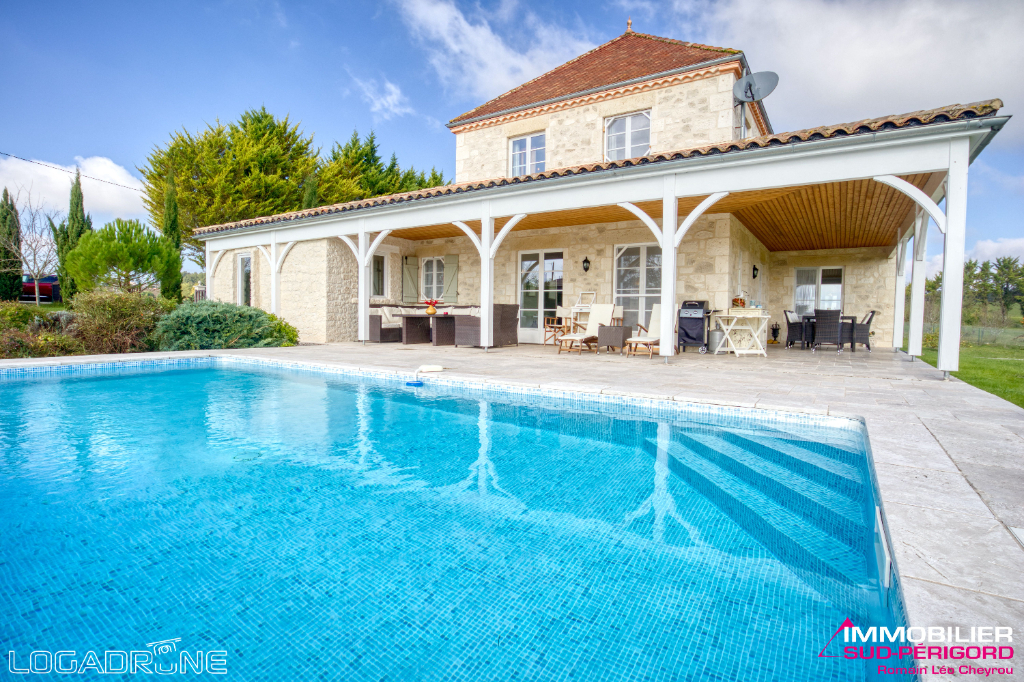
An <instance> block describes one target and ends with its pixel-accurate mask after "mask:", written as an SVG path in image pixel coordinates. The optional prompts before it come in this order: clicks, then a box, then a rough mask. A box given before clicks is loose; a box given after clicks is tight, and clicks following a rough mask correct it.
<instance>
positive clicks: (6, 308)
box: [0, 301, 36, 329]
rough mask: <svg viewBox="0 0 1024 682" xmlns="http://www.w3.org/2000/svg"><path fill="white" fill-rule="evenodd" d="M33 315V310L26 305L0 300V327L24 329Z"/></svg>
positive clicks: (34, 314)
mask: <svg viewBox="0 0 1024 682" xmlns="http://www.w3.org/2000/svg"><path fill="white" fill-rule="evenodd" d="M35 316H36V313H35V311H34V310H32V309H31V308H29V307H28V306H27V305H22V304H20V303H17V302H12V301H0V329H24V328H25V327H27V326H28V325H29V323H30V322H31V321H32V318H33V317H35Z"/></svg>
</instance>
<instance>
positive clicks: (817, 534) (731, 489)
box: [645, 438, 865, 586]
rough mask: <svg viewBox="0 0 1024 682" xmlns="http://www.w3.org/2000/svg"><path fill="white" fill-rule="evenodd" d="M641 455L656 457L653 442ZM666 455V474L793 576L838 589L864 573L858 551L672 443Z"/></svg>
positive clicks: (862, 555)
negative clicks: (808, 576)
mask: <svg viewBox="0 0 1024 682" xmlns="http://www.w3.org/2000/svg"><path fill="white" fill-rule="evenodd" d="M645 449H647V450H648V452H649V453H650V454H652V455H654V456H657V452H658V441H657V439H653V438H652V439H648V440H647V442H646V444H645ZM667 450H668V454H669V455H670V457H669V458H668V465H669V470H671V471H672V472H673V473H674V474H676V475H677V476H679V477H680V478H682V479H683V480H684V481H686V482H687V483H688V484H689V485H690V486H691V487H693V488H694V489H695V490H696V491H697V492H699V493H700V494H702V495H703V496H704V497H706V498H707V499H708V500H710V501H711V502H712V504H714V505H715V506H716V507H718V508H719V509H721V510H722V511H723V512H724V513H725V514H727V515H728V516H729V517H730V518H731V519H733V520H734V521H735V522H736V523H738V524H739V525H740V526H741V527H742V528H743V529H744V530H745V531H747V532H748V533H750V534H751V535H752V536H753V537H754V538H756V539H758V540H759V541H760V542H761V543H763V544H764V545H765V546H766V547H767V548H768V549H769V550H771V551H772V552H773V553H774V554H776V555H777V556H778V557H779V558H780V559H782V560H783V561H785V562H786V563H787V564H789V565H790V566H792V567H793V568H794V569H795V570H796V571H798V572H800V573H805V572H809V573H812V574H817V575H819V576H824V577H826V578H830V579H832V580H835V581H837V582H839V583H842V584H844V585H850V586H852V585H856V584H858V583H859V582H860V577H861V576H863V574H864V572H865V566H864V562H865V554H864V552H863V551H860V552H858V551H857V550H855V549H853V548H851V547H850V546H849V545H847V544H846V543H844V542H842V541H841V540H839V539H838V538H837V537H835V536H834V535H832V534H830V533H829V532H827V531H825V530H823V529H821V528H819V527H818V526H817V525H815V524H813V523H811V522H810V521H808V520H807V519H806V518H804V517H803V516H801V515H800V514H798V513H796V512H794V511H792V510H791V509H789V508H787V507H786V506H785V505H783V504H781V503H779V502H778V501H776V500H775V499H773V498H772V497H771V496H769V495H767V494H766V493H764V492H762V491H761V490H759V489H758V488H757V487H755V486H753V485H751V484H750V483H748V482H746V481H745V480H743V479H742V478H740V477H739V476H736V475H734V474H733V473H731V472H730V471H728V470H726V469H725V468H723V467H721V466H719V465H718V464H716V463H715V462H713V461H709V460H708V459H706V458H705V457H703V456H701V455H700V454H698V453H697V452H694V450H692V449H691V448H690V447H687V446H686V445H683V444H682V443H680V442H676V440H675V439H673V441H671V442H669V443H668V444H667Z"/></svg>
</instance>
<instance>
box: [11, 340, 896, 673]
mask: <svg viewBox="0 0 1024 682" xmlns="http://www.w3.org/2000/svg"><path fill="white" fill-rule="evenodd" d="M477 389H479V390H477ZM866 447H867V444H866V440H865V436H864V433H863V429H862V428H861V427H860V425H859V424H857V423H856V422H852V421H847V420H838V419H834V418H833V419H830V418H814V417H804V416H794V415H772V414H770V413H768V414H761V413H757V412H755V411H752V410H751V411H742V410H729V409H724V408H719V409H714V408H707V407H705V408H697V407H687V406H683V405H668V406H664V405H661V404H657V403H653V402H647V401H642V400H609V399H605V398H588V397H581V396H564V395H547V396H545V395H529V394H527V392H522V391H520V392H516V391H511V390H509V391H502V390H501V389H496V388H494V387H491V388H487V389H484V388H482V387H477V388H473V387H470V388H466V387H462V386H459V385H456V384H453V383H452V384H448V385H446V383H445V382H444V381H443V380H437V379H435V380H434V381H433V382H430V381H428V382H427V386H425V387H424V388H415V389H414V388H408V387H406V386H405V385H404V383H403V382H402V381H399V380H395V379H394V378H388V377H383V376H382V377H365V376H357V375H355V374H325V373H322V372H313V371H303V370H301V369H294V368H293V369H280V368H274V367H269V366H257V365H252V364H245V363H236V362H226V361H216V360H194V361H187V362H181V363H178V364H177V365H173V366H147V365H146V364H144V363H142V364H140V365H139V366H138V367H134V368H127V369H122V370H120V371H114V370H99V371H89V370H88V369H85V370H67V369H66V368H65V369H61V370H55V371H54V372H53V373H52V374H38V373H36V374H33V373H27V374H26V375H24V376H8V377H7V378H0V452H2V456H0V496H2V498H3V500H4V503H3V505H2V507H0V537H2V538H3V540H2V547H0V552H2V553H0V632H2V633H3V636H2V639H3V643H4V644H5V645H6V650H9V651H14V652H16V654H17V656H18V657H19V658H17V665H18V666H25V667H27V666H28V665H29V652H32V651H46V652H56V651H58V650H64V651H75V652H76V653H75V654H74V655H73V656H71V655H67V654H65V656H64V658H63V659H62V661H63V665H64V666H65V668H66V667H67V666H69V665H75V664H76V662H77V664H78V665H81V664H82V662H83V658H84V657H85V656H86V654H87V652H88V651H94V652H97V658H98V662H99V664H100V666H102V665H103V656H104V653H103V652H104V651H107V650H117V651H125V652H129V653H130V652H131V651H136V650H147V646H146V645H147V644H150V643H153V642H168V641H169V642H171V644H167V645H163V648H161V646H155V647H149V649H148V650H150V651H153V652H155V653H154V655H153V657H152V658H153V659H154V663H153V664H154V665H155V664H157V663H159V662H160V660H161V658H160V657H161V656H162V655H164V654H165V653H166V652H167V651H168V650H170V649H172V648H173V649H175V650H176V651H177V652H181V651H186V652H195V651H198V650H201V651H203V652H207V655H208V652H211V651H218V652H223V653H222V654H217V659H216V665H218V666H224V667H225V668H226V670H227V672H228V674H229V675H230V676H232V677H234V678H236V679H352V680H358V679H374V680H405V679H423V680H435V679H436V680H440V679H450V680H487V679H494V680H499V679H500V680H505V679H524V680H532V679H579V680H630V679H637V680H640V679H646V680H662V679H686V678H694V679H745V680H755V679H789V680H796V679H837V680H846V679H850V680H858V679H868V678H869V670H868V669H867V668H866V667H865V666H863V665H862V664H857V663H855V662H853V661H847V660H844V659H842V658H827V657H822V656H819V653H820V652H821V651H822V648H823V647H824V646H825V644H826V643H827V641H828V639H829V638H830V637H831V635H832V634H833V633H834V632H835V631H836V629H837V628H838V627H839V625H840V624H841V623H842V622H843V621H844V619H846V618H851V619H852V620H853V621H854V622H856V623H858V624H865V626H866V625H868V624H870V625H902V624H903V622H902V619H903V615H902V607H901V605H900V599H899V589H898V584H896V583H895V582H892V581H891V580H890V584H889V586H888V588H886V587H885V585H884V583H885V580H884V576H883V579H882V580H881V581H880V579H879V575H880V572H879V566H884V565H885V564H884V559H882V558H881V557H882V556H883V550H882V549H881V547H880V545H879V542H880V540H879V536H878V534H877V533H876V527H877V526H876V523H875V519H876V510H875V507H876V503H877V502H876V499H875V493H874V486H873V483H872V472H871V468H870V466H869V460H868V457H867V455H866ZM883 570H884V569H883ZM880 582H881V583H882V584H880ZM838 649H839V645H835V644H834V645H832V648H830V649H827V650H826V651H825V654H826V655H833V654H837V653H840V652H839V651H838ZM176 655H177V654H176V653H175V651H171V653H170V654H169V655H168V656H165V663H164V665H165V666H170V665H171V664H172V663H179V659H177V658H175V656H176ZM54 656H55V653H54ZM45 658H46V657H45V656H39V657H38V658H37V660H36V663H37V664H38V667H40V668H41V667H42V665H43V663H44V662H45V661H44V659H45ZM51 660H52V662H54V664H55V662H56V658H55V657H51ZM139 660H140V661H142V660H143V659H141V658H140V659H139ZM147 660H148V659H147ZM190 660H191V659H190ZM117 661H118V659H117V657H115V661H114V663H115V664H118V665H120V663H118V662H117ZM207 663H208V664H211V663H212V661H207ZM90 669H91V668H90ZM140 674H141V673H140Z"/></svg>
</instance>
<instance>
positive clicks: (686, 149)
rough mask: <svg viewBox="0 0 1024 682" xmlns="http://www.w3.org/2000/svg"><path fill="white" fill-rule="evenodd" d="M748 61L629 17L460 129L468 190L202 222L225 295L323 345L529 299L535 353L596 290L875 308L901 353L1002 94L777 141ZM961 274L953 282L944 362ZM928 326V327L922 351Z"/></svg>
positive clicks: (957, 235)
mask: <svg viewBox="0 0 1024 682" xmlns="http://www.w3.org/2000/svg"><path fill="white" fill-rule="evenodd" d="M748 73H750V68H749V66H748V64H747V60H746V57H745V56H744V54H743V53H742V52H739V51H737V50H730V49H723V48H717V47H710V46H707V45H698V44H694V43H686V42H680V41H677V40H670V39H666V38H659V37H656V36H652V35H646V34H641V33H638V32H634V31H632V30H631V29H630V28H627V30H626V32H625V33H623V34H622V35H620V36H618V37H616V38H614V39H612V40H610V41H609V42H607V43H605V44H603V45H601V46H599V47H597V48H595V49H593V50H591V51H590V52H588V53H586V54H583V55H581V56H579V57H577V58H576V59H574V60H572V61H570V62H567V63H566V64H563V65H562V66H559V67H557V68H555V69H553V70H552V71H549V72H548V73H545V74H543V75H541V76H539V77H538V78H535V79H534V80H532V81H530V82H528V83H525V84H523V85H521V86H519V87H517V88H515V89H513V90H511V91H509V92H507V93H505V94H503V95H501V96H499V97H496V98H495V99H493V100H491V101H489V102H486V103H484V104H482V105H481V106H479V107H477V108H476V109H473V110H472V111H469V112H466V113H465V114H462V115H461V116H458V117H457V118H455V119H453V120H452V121H451V122H450V123H449V124H448V127H449V128H450V129H451V131H452V132H453V133H454V135H455V162H456V177H455V183H454V184H451V185H448V186H445V187H437V188H432V189H428V190H423V191H418V192H410V193H405V194H399V195H394V196H387V197H375V198H372V199H366V200H360V201H354V202H349V203H347V204H340V205H336V206H324V207H320V208H315V209H308V210H304V211H296V212H293V213H287V214H283V215H276V216H268V217H261V218H255V219H252V220H244V221H240V222H237V223H231V224H226V225H216V226H209V227H206V228H202V229H200V230H198V231H197V235H198V236H199V237H200V238H201V239H203V240H204V241H205V242H206V246H207V264H208V268H207V281H208V285H207V290H208V292H209V295H210V296H211V297H212V298H215V299H217V300H224V301H231V302H238V303H248V304H251V305H256V306H260V307H262V308H264V309H266V310H268V311H272V312H275V313H277V314H279V315H281V316H282V317H284V318H285V319H286V320H288V321H289V322H291V323H292V324H294V325H295V326H296V327H298V329H299V331H300V336H301V339H302V340H304V341H309V342H340V341H354V340H357V339H363V340H365V339H367V338H368V336H367V332H366V329H367V325H368V316H369V312H370V306H371V305H373V304H381V303H403V302H404V303H406V304H408V303H413V302H418V301H423V300H424V299H433V298H437V299H442V300H443V301H444V302H445V303H456V304H472V305H479V306H481V316H482V317H483V318H484V322H485V323H484V324H482V325H481V329H482V332H481V345H483V346H488V345H490V338H489V336H488V334H489V325H488V324H486V321H487V318H488V316H489V315H490V312H489V311H490V304H491V303H517V304H519V306H520V327H519V338H520V341H522V342H534V343H540V342H541V341H542V326H543V322H542V321H543V318H544V317H546V316H551V315H553V314H554V312H555V309H556V306H559V305H570V304H572V303H573V302H574V301H576V299H577V297H578V296H579V295H580V294H581V293H583V292H593V293H594V294H595V295H596V299H597V302H605V303H612V302H614V303H616V304H618V305H622V306H623V310H624V321H625V324H627V325H635V324H637V323H638V322H642V323H645V324H646V323H648V322H649V316H650V311H651V309H652V306H653V305H654V304H655V303H661V304H662V305H661V310H662V315H663V318H662V328H663V329H667V328H670V327H669V325H672V324H674V320H673V317H672V316H673V315H674V310H675V308H676V307H677V306H678V305H679V303H680V302H682V301H684V300H705V301H708V302H709V304H710V306H711V307H712V308H715V309H718V310H725V309H727V308H729V307H730V305H731V301H732V300H733V299H734V298H743V299H745V300H746V301H747V302H748V304H757V305H761V306H763V307H764V308H765V309H766V310H767V311H768V312H769V313H770V315H771V317H772V320H771V321H772V322H775V321H778V322H780V323H781V324H782V326H783V328H785V323H784V320H783V319H782V315H783V311H786V310H791V311H796V312H798V313H807V312H811V311H813V310H814V309H815V308H838V309H841V310H842V311H843V314H844V315H854V316H856V317H857V318H858V319H860V318H862V317H863V316H864V315H866V314H867V313H868V312H869V311H872V310H874V311H876V316H875V318H874V322H873V325H872V331H873V333H874V336H873V345H874V346H883V347H891V346H893V345H902V342H903V328H902V324H900V325H896V323H895V321H896V320H900V321H902V320H903V318H904V310H903V301H904V297H903V295H902V292H903V288H904V282H905V277H904V273H903V267H902V262H903V256H904V254H905V253H906V249H907V248H908V244H910V243H911V242H912V243H913V246H914V251H915V253H916V254H918V256H919V257H918V258H917V259H916V260H914V261H913V262H914V263H920V264H921V265H920V266H917V267H915V268H914V270H913V275H914V276H913V284H914V290H915V292H916V291H917V289H918V288H920V290H921V293H922V294H923V286H924V268H923V256H924V250H923V242H924V237H925V234H926V232H927V230H926V229H925V228H926V227H927V220H928V218H929V217H930V218H931V219H933V220H935V221H936V223H937V224H939V226H940V228H941V229H942V230H943V231H944V236H945V245H944V254H945V259H946V271H947V272H949V273H959V272H961V271H962V262H963V257H964V253H963V252H964V243H963V241H964V222H965V215H966V213H965V211H966V208H965V207H966V173H967V166H968V165H969V163H970V162H971V161H972V160H973V159H974V158H975V157H976V156H977V154H978V153H979V152H980V151H981V150H982V149H983V148H984V147H985V145H987V143H988V141H989V140H990V139H991V138H992V136H993V135H995V133H996V132H998V130H999V129H1000V128H1001V127H1002V125H1004V124H1005V122H1006V120H1007V117H1005V116H1002V117H1001V116H998V115H997V114H998V110H999V108H1000V107H1001V106H1002V103H1001V102H1000V101H999V100H990V101H987V102H980V103H975V104H970V105H952V106H949V107H943V108H940V109H933V110H929V111H920V112H914V113H911V114H904V115H899V116H884V117H880V118H876V119H871V120H865V121H857V122H854V123H849V124H840V125H832V126H822V127H818V128H814V129H809V130H802V131H797V132H793V133H785V134H775V133H774V131H773V129H772V126H771V123H770V121H769V118H768V114H767V111H766V109H765V106H764V102H763V101H762V102H757V103H754V104H747V105H742V104H740V103H738V102H737V101H736V100H735V98H734V96H733V86H734V85H735V83H736V81H737V80H738V79H740V78H742V77H743V76H744V75H746V74H748ZM942 199H945V200H946V208H945V211H944V212H943V211H942V210H941V209H939V207H938V202H940V201H941V200H942ZM669 272H670V273H672V275H671V276H666V275H665V273H669ZM541 273H543V274H541ZM958 286H959V287H961V288H962V282H957V277H956V276H952V277H949V278H948V279H947V281H946V282H945V283H944V290H943V295H944V297H947V298H948V302H947V301H946V298H944V301H943V318H942V320H943V326H942V332H941V334H942V336H943V337H944V338H945V342H944V343H943V342H940V368H941V369H946V370H951V369H956V364H957V362H958V348H959V344H958V341H959V327H960V318H959V310H960V305H959V296H960V289H958ZM947 291H948V292H949V294H948V296H947ZM912 300H913V301H916V300H917V298H916V297H915V296H912ZM947 308H948V310H947ZM922 311H923V295H922V297H921V304H920V305H918V304H916V303H915V304H914V306H913V309H912V311H911V319H912V320H916V319H917V318H916V317H915V315H917V316H918V317H920V315H921V314H922ZM915 330H916V332H915ZM954 330H955V331H954ZM915 333H916V337H915ZM954 333H955V335H956V341H957V343H956V344H954V343H953V341H952V339H953V335H954ZM784 334H785V332H783V335H784ZM920 337H921V334H920V325H919V324H918V325H916V326H915V324H913V323H912V325H911V339H910V348H911V352H915V349H916V353H917V354H919V353H920ZM915 344H916V345H915ZM673 353H674V348H673V347H672V345H671V344H662V345H661V354H663V355H671V354H673Z"/></svg>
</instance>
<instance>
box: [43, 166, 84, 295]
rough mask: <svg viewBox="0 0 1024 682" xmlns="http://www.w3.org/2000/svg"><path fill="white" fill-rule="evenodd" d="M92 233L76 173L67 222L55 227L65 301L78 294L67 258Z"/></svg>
mask: <svg viewBox="0 0 1024 682" xmlns="http://www.w3.org/2000/svg"><path fill="white" fill-rule="evenodd" d="M51 225H52V224H51ZM91 231H92V216H88V215H86V214H85V199H84V197H83V196H82V177H81V175H80V173H79V171H77V170H76V171H75V181H74V183H72V185H71V207H70V209H69V210H68V217H67V220H62V221H61V223H60V225H56V226H53V241H54V242H56V244H57V262H58V265H57V279H58V281H59V282H60V295H61V297H63V298H64V300H66V301H68V300H71V299H72V298H73V297H74V295H75V294H76V293H78V286H77V285H76V284H75V280H74V278H73V277H71V275H70V274H68V271H67V268H66V266H65V262H66V261H67V256H68V254H69V253H71V252H72V251H73V250H74V248H75V247H76V246H78V240H79V239H81V238H82V235H83V234H85V233H86V232H91Z"/></svg>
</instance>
